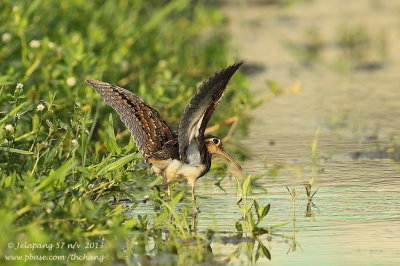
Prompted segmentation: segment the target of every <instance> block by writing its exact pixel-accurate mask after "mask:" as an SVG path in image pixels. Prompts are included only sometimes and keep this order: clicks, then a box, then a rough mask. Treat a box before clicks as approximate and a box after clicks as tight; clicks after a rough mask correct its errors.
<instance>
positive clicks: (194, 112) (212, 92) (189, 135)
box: [178, 61, 243, 164]
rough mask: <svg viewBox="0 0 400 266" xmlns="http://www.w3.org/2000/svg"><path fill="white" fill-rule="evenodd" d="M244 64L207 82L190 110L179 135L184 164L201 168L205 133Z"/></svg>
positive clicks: (214, 76) (221, 72) (227, 69)
mask: <svg viewBox="0 0 400 266" xmlns="http://www.w3.org/2000/svg"><path fill="white" fill-rule="evenodd" d="M242 64H243V61H240V62H238V63H236V64H233V65H231V66H229V67H227V68H225V69H222V70H221V71H219V72H217V73H215V74H214V75H212V76H211V77H209V78H208V79H207V80H206V81H204V82H203V83H202V84H201V85H200V87H199V88H198V89H197V92H196V93H195V94H194V95H193V97H192V99H191V100H190V102H189V104H188V106H186V108H185V110H184V112H183V114H182V117H181V120H180V123H179V131H178V141H179V155H180V158H181V160H183V161H185V162H189V163H191V164H201V163H202V162H203V160H204V158H202V155H204V154H205V153H204V149H205V144H204V131H205V129H206V127H207V123H208V121H209V120H210V118H211V115H212V114H213V112H214V110H215V108H216V107H217V105H218V103H219V101H220V100H221V97H222V95H223V94H224V92H225V89H226V85H227V84H228V82H229V80H230V79H231V77H232V76H233V74H235V72H236V70H238V69H239V67H240V66H241V65H242Z"/></svg>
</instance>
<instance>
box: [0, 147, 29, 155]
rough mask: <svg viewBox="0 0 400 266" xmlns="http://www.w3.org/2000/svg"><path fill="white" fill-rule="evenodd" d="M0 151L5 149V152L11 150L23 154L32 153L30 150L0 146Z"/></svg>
mask: <svg viewBox="0 0 400 266" xmlns="http://www.w3.org/2000/svg"><path fill="white" fill-rule="evenodd" d="M0 151H6V152H12V153H18V154H24V155H32V154H34V153H33V152H31V151H25V150H20V149H14V148H9V147H0Z"/></svg>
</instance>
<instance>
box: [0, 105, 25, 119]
mask: <svg viewBox="0 0 400 266" xmlns="http://www.w3.org/2000/svg"><path fill="white" fill-rule="evenodd" d="M26 103H27V102H23V103H21V104H20V105H18V106H17V107H15V108H14V109H12V110H11V111H10V112H9V113H8V114H7V115H6V116H5V117H3V118H2V119H1V120H0V124H1V123H3V122H4V121H6V120H7V119H8V118H9V117H12V116H13V115H15V114H16V113H17V112H18V111H19V110H21V108H22V107H24V106H25V104H26Z"/></svg>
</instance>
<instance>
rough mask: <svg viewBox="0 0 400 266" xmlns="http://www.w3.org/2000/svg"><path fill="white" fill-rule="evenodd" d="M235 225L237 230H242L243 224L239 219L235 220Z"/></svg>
mask: <svg viewBox="0 0 400 266" xmlns="http://www.w3.org/2000/svg"><path fill="white" fill-rule="evenodd" d="M235 227H236V230H238V232H243V226H242V224H241V223H240V222H239V221H236V224H235Z"/></svg>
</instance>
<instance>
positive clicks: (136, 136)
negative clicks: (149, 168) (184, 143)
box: [87, 80, 177, 159]
mask: <svg viewBox="0 0 400 266" xmlns="http://www.w3.org/2000/svg"><path fill="white" fill-rule="evenodd" d="M87 82H88V83H89V84H90V85H91V86H92V87H93V88H94V89H95V90H96V91H97V92H98V93H99V94H100V96H101V97H102V98H103V99H104V101H105V102H106V103H107V104H108V105H110V106H111V107H112V108H113V109H114V110H115V111H116V112H117V113H118V115H119V117H120V119H121V121H122V122H123V123H124V124H125V126H126V127H127V128H128V129H129V131H130V132H131V134H132V137H133V140H134V141H135V143H136V145H137V146H138V148H139V150H140V151H141V152H142V154H143V156H144V158H145V159H147V157H149V156H150V155H151V154H153V153H155V152H157V151H160V150H162V149H164V148H166V147H168V146H175V145H177V141H176V138H177V134H176V132H174V131H172V130H171V129H170V128H169V127H168V125H167V123H166V122H165V121H164V120H163V119H162V117H161V116H160V114H159V113H158V112H157V111H156V110H154V109H153V108H151V107H150V106H148V105H147V104H146V103H145V102H144V101H143V100H142V99H140V98H139V97H138V96H136V95H135V94H133V93H132V92H130V91H128V90H126V89H123V88H120V87H118V86H115V85H112V84H109V83H106V82H101V81H97V80H88V81H87Z"/></svg>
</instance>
